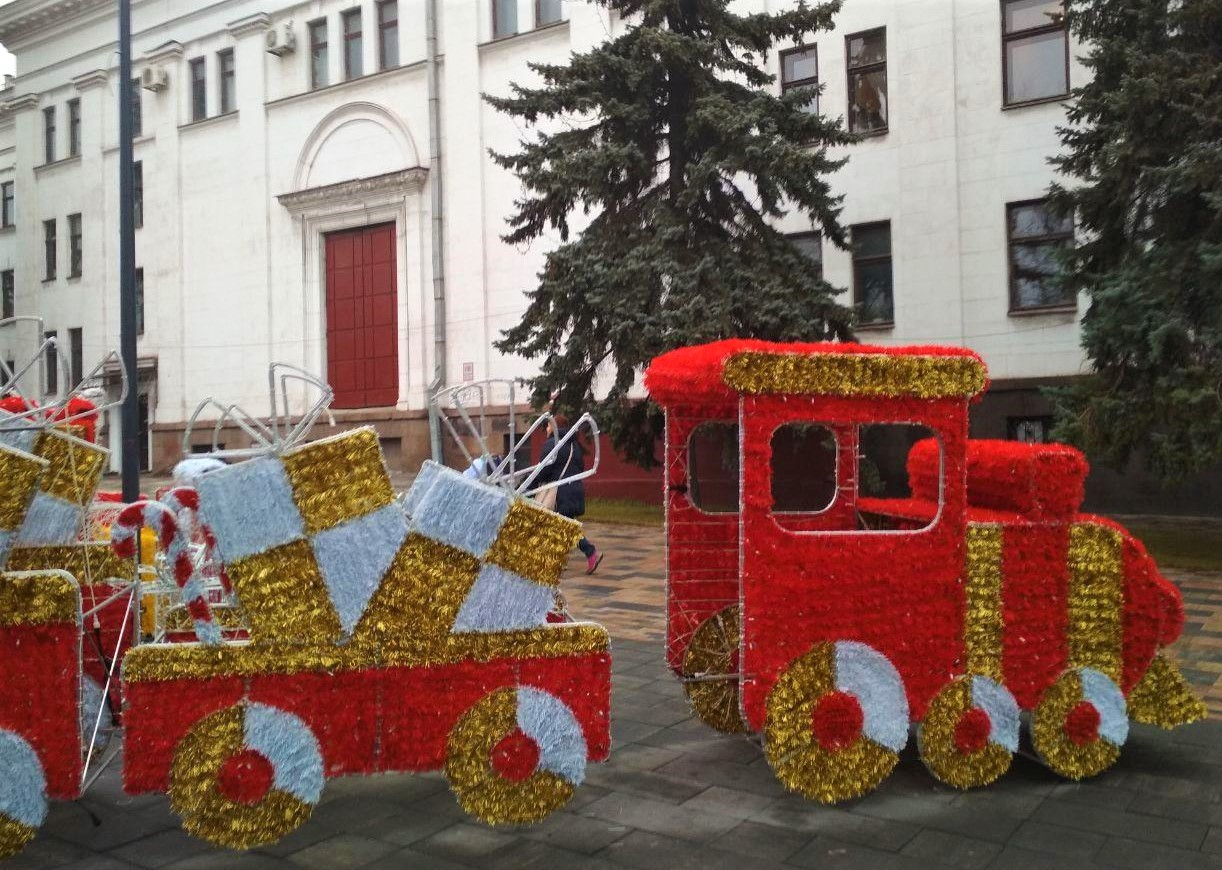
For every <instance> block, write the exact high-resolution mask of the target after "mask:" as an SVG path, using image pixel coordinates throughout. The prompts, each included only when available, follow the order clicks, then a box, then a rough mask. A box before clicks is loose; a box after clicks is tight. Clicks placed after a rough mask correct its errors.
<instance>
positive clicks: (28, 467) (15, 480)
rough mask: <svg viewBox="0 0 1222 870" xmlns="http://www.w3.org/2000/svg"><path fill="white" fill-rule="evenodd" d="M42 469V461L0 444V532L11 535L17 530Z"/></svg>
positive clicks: (32, 496) (43, 461)
mask: <svg viewBox="0 0 1222 870" xmlns="http://www.w3.org/2000/svg"><path fill="white" fill-rule="evenodd" d="M46 467H47V462H46V461H45V460H42V459H39V458H38V457H36V456H31V455H29V454H28V453H18V452H17V451H15V450H11V449H9V448H8V447H5V446H3V445H0V480H3V481H4V486H2V487H0V529H3V530H4V531H8V532H15V531H17V530H18V529H20V528H21V524H22V523H23V522H25V515H26V512H27V511H28V510H29V509H30V500H31V499H33V498H34V492H35V490H36V489H37V488H38V479H39V476H40V475H41V474H42V473H43V470H44V469H45V468H46Z"/></svg>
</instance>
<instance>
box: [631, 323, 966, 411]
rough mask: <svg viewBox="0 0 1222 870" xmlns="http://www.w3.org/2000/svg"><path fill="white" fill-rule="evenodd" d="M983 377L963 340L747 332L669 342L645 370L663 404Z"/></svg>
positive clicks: (955, 388) (908, 389) (928, 388)
mask: <svg viewBox="0 0 1222 870" xmlns="http://www.w3.org/2000/svg"><path fill="white" fill-rule="evenodd" d="M987 382H988V373H987V369H986V368H985V365H984V360H982V359H981V358H980V356H979V355H977V354H976V353H975V352H974V351H971V350H968V349H967V348H961V347H941V346H909V347H878V346H875V345H868V344H848V343H842V342H805V343H802V342H798V343H791V344H783V343H778V342H771V341H760V340H758V339H749V338H732V339H726V340H724V341H716V342H712V343H710V344H702V345H697V346H695V347H684V348H679V349H678V350H672V351H670V352H669V353H664V354H662V355H661V356H659V357H658V358H657V359H655V360H654V361H653V362H652V363H651V364H650V366H649V368H648V370H647V371H646V372H645V386H646V387H647V388H648V390H649V392H650V395H652V396H653V398H654V400H655V401H657V402H658V403H659V404H661V405H662V406H663V407H667V406H674V405H691V404H721V403H727V402H734V401H737V399H738V397H739V396H740V395H765V394H780V395H830V396H877V397H883V396H895V397H900V396H903V397H915V398H922V399H938V398H948V397H956V396H958V397H963V398H968V397H971V396H974V395H976V394H977V393H979V392H981V391H983V390H984V388H985V386H986V384H987Z"/></svg>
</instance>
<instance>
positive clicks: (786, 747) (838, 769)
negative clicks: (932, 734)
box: [764, 641, 908, 803]
mask: <svg viewBox="0 0 1222 870" xmlns="http://www.w3.org/2000/svg"><path fill="white" fill-rule="evenodd" d="M767 714H768V716H767V721H766V724H765V729H764V737H765V742H764V749H765V752H766V754H767V757H768V763H769V764H771V765H772V769H773V771H774V772H775V773H776V776H777V779H779V780H780V781H781V783H782V784H783V785H784V786H785V787H786V788H788V789H790V790H791V791H796V792H800V793H801V794H803V795H805V796H806V797H807V798H810V799H811V800H817V801H820V802H821V803H835V802H837V801H842V800H848V799H850V798H855V797H860V796H861V795H863V794H866V793H867V792H870V791H872V790H873V789H874V788H876V787H877V786H878V784H879V783H881V782H882V781H883V780H884V779H886V778H887V777H888V776H889V775H890V773H891V770H892V769H893V768H894V767H895V764H896V762H897V761H899V753H900V750H902V749H903V748H904V746H905V744H907V742H908V699H907V696H906V695H905V694H904V685H903V682H902V680H901V679H900V675H899V673H898V672H897V671H896V670H895V667H894V666H893V665H892V664H891V662H890V661H889V660H888V659H887V657H886V656H884V655H883V654H882V653H880V652H878V651H876V650H874V649H872V648H870V647H869V646H866V645H865V644H863V643H857V642H854V641H842V642H839V643H835V644H831V643H820V644H817V645H816V646H814V647H813V648H812V649H811V650H810V652H808V653H806V654H805V655H803V656H801V657H800V658H798V659H797V660H795V661H794V662H793V663H792V664H791V665H790V666H789V668H788V669H787V670H786V671H785V673H784V674H782V675H781V677H780V679H779V680H777V683H776V685H775V686H773V688H772V692H771V693H770V694H769V696H768V708H767Z"/></svg>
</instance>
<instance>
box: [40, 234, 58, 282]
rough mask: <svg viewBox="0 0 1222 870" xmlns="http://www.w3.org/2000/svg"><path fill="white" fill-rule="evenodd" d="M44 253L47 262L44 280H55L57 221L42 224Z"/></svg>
mask: <svg viewBox="0 0 1222 870" xmlns="http://www.w3.org/2000/svg"><path fill="white" fill-rule="evenodd" d="M42 251H43V259H44V261H45V262H46V272H45V274H44V277H43V280H45V281H53V280H54V279H55V220H54V219H52V220H49V221H43V222H42Z"/></svg>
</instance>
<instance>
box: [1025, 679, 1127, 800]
mask: <svg viewBox="0 0 1222 870" xmlns="http://www.w3.org/2000/svg"><path fill="white" fill-rule="evenodd" d="M1128 736H1129V719H1128V712H1127V709H1126V705H1125V700H1124V695H1123V694H1122V693H1121V691H1120V687H1119V686H1117V685H1116V684H1115V683H1113V682H1112V680H1111V679H1110V678H1109V677H1108V676H1107V675H1106V674H1104V673H1101V672H1100V671H1096V670H1094V669H1093V668H1071V669H1069V670H1067V671H1065V672H1064V673H1063V674H1061V676H1060V678H1059V679H1058V680H1057V681H1056V682H1055V683H1053V684H1052V685H1051V686H1050V687H1049V688H1048V691H1046V692H1045V693H1044V697H1042V698H1041V699H1040V702H1039V704H1037V705H1036V708H1035V710H1034V712H1033V713H1032V714H1031V742H1032V743H1033V744H1034V745H1035V751H1036V753H1038V754H1039V756H1040V758H1041V759H1042V760H1043V762H1044V763H1045V764H1047V765H1048V766H1049V767H1050V768H1052V769H1053V770H1054V771H1056V772H1057V773H1059V774H1060V775H1061V776H1064V777H1067V778H1069V779H1085V778H1086V777H1088V776H1094V775H1096V774H1098V773H1102V772H1103V771H1105V770H1107V769H1108V768H1109V767H1111V766H1112V765H1113V764H1115V763H1116V759H1118V758H1119V757H1120V747H1121V746H1123V745H1124V741H1125V740H1126V739H1127V738H1128Z"/></svg>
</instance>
